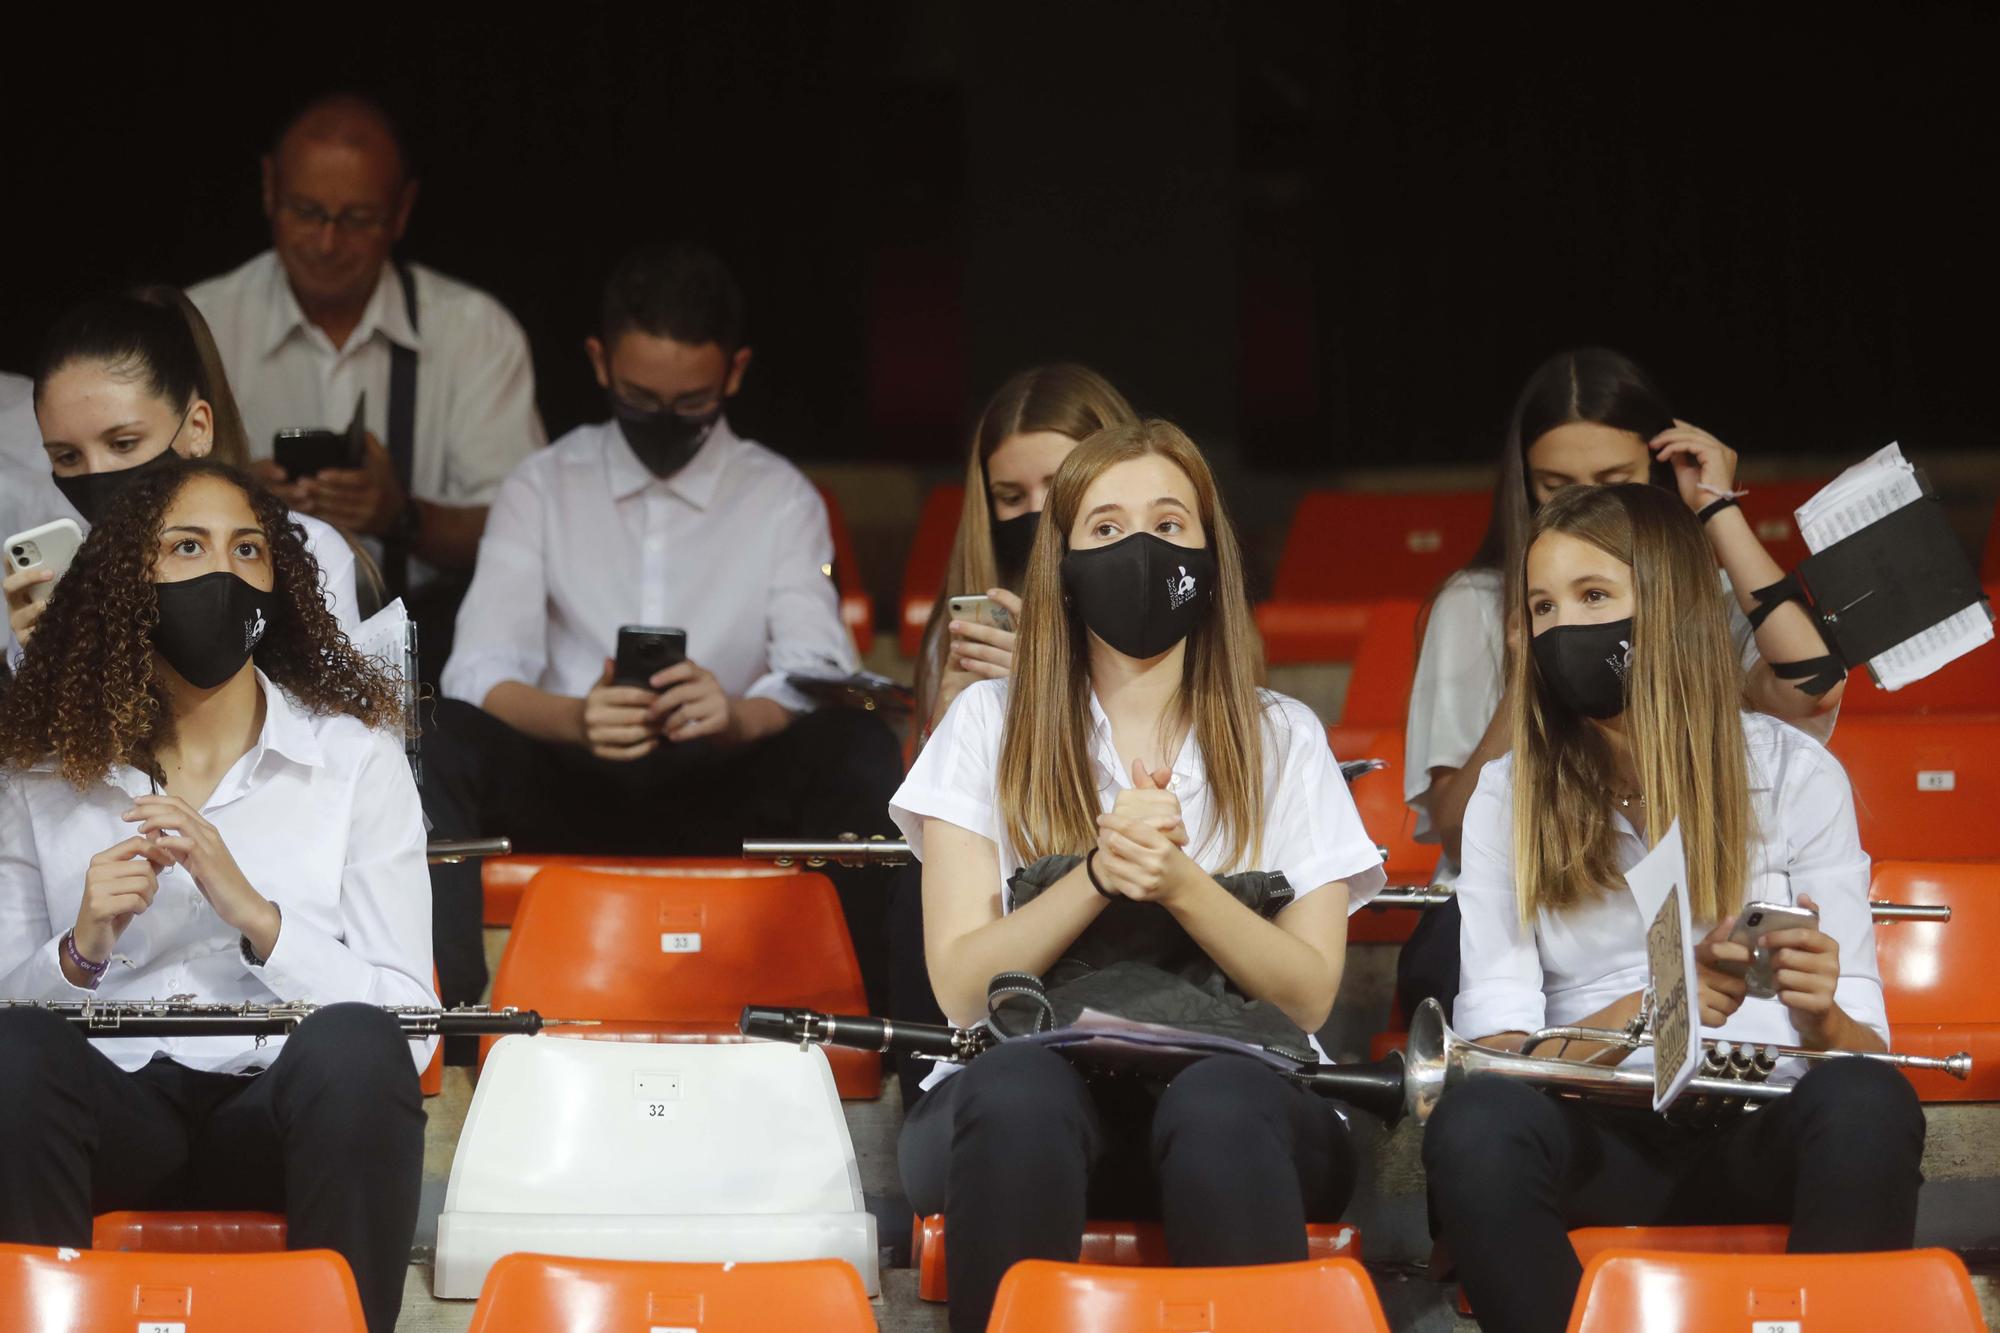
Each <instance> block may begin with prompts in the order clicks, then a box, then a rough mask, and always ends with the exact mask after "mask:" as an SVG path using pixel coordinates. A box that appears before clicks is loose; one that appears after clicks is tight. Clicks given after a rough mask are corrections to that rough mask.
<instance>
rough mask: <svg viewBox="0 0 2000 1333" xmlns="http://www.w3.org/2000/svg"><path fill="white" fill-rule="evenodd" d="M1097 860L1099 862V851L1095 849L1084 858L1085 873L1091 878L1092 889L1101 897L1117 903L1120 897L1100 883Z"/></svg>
mask: <svg viewBox="0 0 2000 1333" xmlns="http://www.w3.org/2000/svg"><path fill="white" fill-rule="evenodd" d="M1096 860H1097V849H1096V848H1095V847H1093V848H1091V849H1090V855H1089V856H1086V857H1084V858H1083V873H1084V874H1086V875H1088V876H1089V877H1090V887H1091V888H1093V889H1096V890H1097V892H1098V895H1099V896H1100V897H1105V898H1110V899H1112V900H1113V901H1116V900H1117V898H1118V895H1117V894H1115V893H1113V892H1112V891H1111V890H1109V889H1107V888H1105V887H1104V885H1102V884H1101V883H1099V882H1098V879H1097V866H1096V865H1095V864H1094V863H1095V862H1096Z"/></svg>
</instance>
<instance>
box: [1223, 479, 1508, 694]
mask: <svg viewBox="0 0 2000 1333" xmlns="http://www.w3.org/2000/svg"><path fill="white" fill-rule="evenodd" d="M1491 508H1492V497H1491V496H1490V495H1488V494H1487V493H1486V492H1485V491H1458V492H1438V493H1435V494H1430V495H1362V494H1356V493H1353V492H1348V491H1308V492H1306V494H1305V496H1304V497H1303V498H1302V499H1300V501H1299V507H1298V509H1297V511H1296V512H1294V513H1293V515H1292V526H1291V530H1290V531H1289V532H1288V533H1286V535H1285V549H1284V554H1283V555H1282V556H1280V557H1279V560H1278V573H1277V578H1276V579H1275V580H1274V581H1273V585H1272V590H1271V600H1270V601H1268V602H1265V603H1264V604H1262V605H1261V606H1259V607H1258V608H1257V628H1258V629H1259V630H1261V631H1262V632H1263V635H1264V654H1265V656H1266V658H1268V659H1269V660H1270V661H1272V662H1342V661H1346V660H1347V659H1348V658H1350V657H1352V656H1353V654H1354V651H1355V649H1356V648H1358V647H1359V646H1360V644H1361V639H1362V635H1363V634H1364V633H1365V632H1366V630H1367V627H1368V604H1369V603H1371V602H1374V601H1378V600H1380V599H1382V598H1384V597H1411V598H1425V597H1428V596H1430V595H1431V594H1432V593H1433V592H1435V591H1436V590H1437V587H1438V585H1439V584H1440V583H1443V582H1444V580H1445V579H1446V577H1447V576H1449V575H1450V574H1452V573H1453V572H1454V571H1456V570H1458V569H1460V568H1461V567H1463V566H1464V564H1465V562H1466V561H1468V560H1470V559H1471V558H1472V554H1473V552H1474V551H1476V550H1478V549H1479V540H1480V538H1481V537H1483V536H1484V535H1485V534H1486V520H1487V515H1488V513H1489V512H1490V510H1491Z"/></svg>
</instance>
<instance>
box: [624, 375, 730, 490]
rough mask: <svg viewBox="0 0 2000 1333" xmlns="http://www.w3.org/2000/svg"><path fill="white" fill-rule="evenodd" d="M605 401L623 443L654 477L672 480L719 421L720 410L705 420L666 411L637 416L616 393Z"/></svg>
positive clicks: (664, 409) (662, 409)
mask: <svg viewBox="0 0 2000 1333" xmlns="http://www.w3.org/2000/svg"><path fill="white" fill-rule="evenodd" d="M607 397H609V398H610V400H611V415H612V417H613V419H615V420H616V421H617V422H618V430H619V433H621V434H622V435H624V437H625V443H626V444H627V445H628V446H630V448H631V450H632V452H633V454H634V455H636V456H637V458H638V459H639V461H640V462H641V463H643V464H644V465H645V467H646V471H648V472H650V473H652V474H653V475H654V476H656V477H662V478H665V477H671V476H673V475H674V473H676V472H679V471H680V470H681V469H682V468H684V467H686V466H687V465H688V463H689V461H690V460H692V459H693V458H694V456H695V454H696V453H697V452H699V451H700V449H701V446H702V442H703V441H704V440H706V439H707V438H708V432H709V428H710V427H711V426H713V425H715V423H716V422H717V421H719V420H721V419H722V409H721V408H717V409H716V410H715V411H713V412H711V413H709V414H708V415H707V416H705V417H684V416H682V415H681V414H680V413H678V412H675V411H673V410H671V409H669V408H660V409H659V410H658V411H654V412H640V411H637V410H635V409H634V408H633V407H632V406H631V405H630V404H628V403H626V402H624V401H622V400H621V399H620V398H619V397H618V395H617V394H615V393H607Z"/></svg>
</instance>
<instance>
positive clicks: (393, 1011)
mask: <svg viewBox="0 0 2000 1333" xmlns="http://www.w3.org/2000/svg"><path fill="white" fill-rule="evenodd" d="M379 1007H380V1008H381V1010H382V1012H384V1013H386V1014H388V1015H389V1016H390V1017H391V1018H393V1019H395V1020H396V1024H397V1026H398V1027H400V1028H401V1029H402V1030H403V1035H404V1036H405V1037H408V1038H409V1039H410V1040H411V1041H422V1040H423V1039H424V1038H426V1037H504V1036H508V1035H510V1034H513V1033H522V1034H524V1035H527V1036H533V1035H534V1034H535V1033H537V1032H540V1031H541V1030H542V1029H543V1028H546V1027H558V1026H561V1027H570V1026H587V1027H594V1026H596V1023H595V1021H594V1020H591V1019H575V1018H543V1017H542V1016H541V1015H540V1014H538V1013H536V1012H535V1011H534V1010H532V1009H514V1008H506V1009H488V1008H487V1007H485V1006H484V1005H461V1006H459V1007H458V1008H456V1009H432V1008H425V1007H423V1006H421V1005H382V1006H379ZM319 1008H320V1006H319V1005H316V1004H199V1003H194V1002H190V1001H185V1000H121V1001H105V1002H101V1003H100V1002H98V1001H94V1000H85V1001H83V1002H81V1003H77V1002H73V1001H34V1000H0V1009H46V1010H47V1011H49V1012H50V1013H53V1014H58V1015H60V1016H61V1017H62V1018H63V1019H64V1020H66V1021H67V1022H68V1023H69V1024H70V1026H72V1027H74V1028H76V1029H78V1030H79V1031H80V1032H82V1033H83V1035H84V1036H86V1037H89V1038H92V1039H93V1040H95V1039H99V1038H108V1037H282V1036H285V1035H287V1034H288V1033H290V1032H291V1031H292V1030H293V1029H294V1028H296V1027H298V1025H299V1024H301V1023H303V1022H305V1021H306V1020H307V1019H308V1018H311V1017H312V1016H313V1014H314V1013H316V1012H317V1011H318V1010H319Z"/></svg>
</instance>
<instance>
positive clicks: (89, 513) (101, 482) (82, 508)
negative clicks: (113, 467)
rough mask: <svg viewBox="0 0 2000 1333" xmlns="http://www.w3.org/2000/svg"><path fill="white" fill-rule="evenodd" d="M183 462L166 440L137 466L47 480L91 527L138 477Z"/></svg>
mask: <svg viewBox="0 0 2000 1333" xmlns="http://www.w3.org/2000/svg"><path fill="white" fill-rule="evenodd" d="M174 434H175V436H179V435H180V431H179V430H176V431H174ZM185 461H186V460H185V459H183V458H182V457H181V456H180V455H179V454H177V453H175V452H174V444H173V441H172V440H168V441H167V447H166V448H164V449H162V450H160V452H159V453H158V454H156V455H154V456H153V457H151V458H149V459H147V460H146V461H145V462H143V463H141V464H139V465H138V466H136V467H128V468H125V469H123V470H121V471H118V472H86V473H84V474H83V475H82V476H80V477H51V478H49V480H51V481H53V482H54V483H55V484H56V489H57V490H59V491H61V492H62V493H63V499H65V500H68V501H69V502H70V504H71V505H73V506H74V507H75V509H76V512H77V513H79V514H81V515H83V521H84V522H86V523H88V524H90V526H92V527H93V528H94V527H96V526H97V525H98V524H99V523H101V522H103V521H104V516H105V515H106V514H108V513H110V512H111V506H112V505H113V504H115V503H116V502H117V500H118V497H119V496H121V495H123V494H124V493H125V488H126V487H128V486H130V485H131V484H132V483H133V482H135V481H137V480H139V478H141V477H149V476H152V475H153V474H154V473H156V472H165V471H167V470H168V469H169V468H176V467H179V466H180V465H181V464H182V463H183V462H185Z"/></svg>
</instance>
